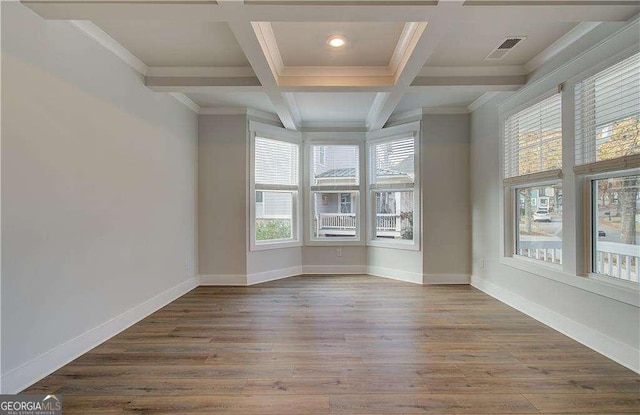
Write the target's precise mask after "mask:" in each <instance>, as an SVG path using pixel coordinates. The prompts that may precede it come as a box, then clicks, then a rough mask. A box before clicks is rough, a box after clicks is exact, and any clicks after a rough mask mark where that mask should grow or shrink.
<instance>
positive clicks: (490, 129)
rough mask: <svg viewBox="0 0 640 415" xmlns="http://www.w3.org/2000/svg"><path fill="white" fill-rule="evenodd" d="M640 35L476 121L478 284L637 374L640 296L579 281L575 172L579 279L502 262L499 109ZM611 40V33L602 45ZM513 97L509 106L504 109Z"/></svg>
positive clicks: (537, 87)
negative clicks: (639, 297)
mask: <svg viewBox="0 0 640 415" xmlns="http://www.w3.org/2000/svg"><path fill="white" fill-rule="evenodd" d="M637 33H638V28H637V24H636V26H635V27H631V28H630V29H629V30H627V31H626V32H624V33H622V34H621V35H620V36H617V37H616V38H615V39H613V40H611V41H609V42H607V43H606V44H604V45H602V46H599V47H597V48H594V49H591V50H590V51H589V52H588V53H587V54H585V55H582V56H581V57H580V58H579V59H576V60H573V61H571V62H569V63H568V64H567V65H564V66H563V65H562V62H561V63H559V62H551V63H550V65H552V66H553V67H554V68H556V70H555V71H546V72H545V71H543V72H544V73H546V75H545V76H541V77H539V78H536V80H535V81H531V82H530V84H529V85H528V86H526V87H525V88H523V89H522V90H521V91H520V92H518V93H517V95H515V96H511V97H509V94H508V93H503V94H500V95H498V96H497V97H495V98H494V99H493V100H491V101H489V102H488V103H486V104H485V105H483V106H482V107H481V108H479V109H478V110H476V111H475V112H473V114H472V116H471V188H472V192H471V202H472V207H473V209H472V223H473V231H472V234H473V271H472V273H473V284H474V285H475V286H477V287H478V288H480V289H482V290H484V291H486V292H488V293H489V294H491V295H493V296H496V297H497V298H499V299H501V300H502V301H504V302H506V303H508V304H510V305H512V306H513V307H515V308H517V309H520V310H521V311H524V312H525V313H527V314H530V315H532V316H534V317H535V318H537V319H539V320H541V321H543V322H544V323H546V324H548V325H550V326H552V327H554V328H556V329H558V330H560V331H562V332H564V333H565V334H568V335H569V336H571V337H573V338H575V339H577V340H578V341H581V342H582V343H584V344H586V345H588V346H590V347H592V348H594V349H595V350H597V351H599V352H601V353H603V354H605V355H607V356H609V357H611V358H612V359H614V360H617V361H618V362H620V363H622V364H624V365H626V366H627V367H630V368H633V369H634V370H636V371H638V370H640V362H639V357H638V356H640V345H639V342H640V310H639V309H638V307H637V305H634V304H633V303H634V302H635V303H637V300H638V298H637V297H638V295H637V292H635V294H634V292H633V291H629V290H624V289H621V288H617V287H616V286H612V285H609V284H605V283H599V282H596V281H593V280H588V279H586V278H583V277H578V276H577V275H576V274H575V268H576V261H575V260H573V261H571V258H569V257H570V256H571V255H570V254H571V253H572V252H574V253H575V250H574V249H572V246H575V244H576V238H577V236H579V235H580V232H579V231H578V230H576V228H577V227H579V224H578V225H577V224H576V222H578V223H579V222H580V220H579V212H580V207H579V206H577V207H576V204H575V203H574V202H573V200H572V199H571V196H572V195H575V192H576V190H577V189H576V185H575V183H573V175H572V172H571V171H566V172H565V186H564V191H565V192H564V194H565V203H564V209H563V210H564V216H565V218H564V224H563V225H564V228H565V230H564V232H563V237H564V243H565V247H564V251H565V254H566V255H565V256H566V257H568V258H567V268H571V267H573V268H574V272H573V273H566V268H565V273H561V274H560V275H559V276H558V278H557V280H556V279H551V278H548V277H543V276H542V275H543V273H542V272H535V271H532V270H533V268H530V267H529V271H527V270H523V269H522V268H516V267H515V266H513V263H512V262H509V261H505V260H503V259H501V256H502V254H501V252H502V250H501V246H500V241H501V238H502V234H501V230H500V229H501V221H502V211H503V206H502V204H501V202H500V192H501V188H502V184H501V179H500V167H499V166H500V162H499V145H500V144H499V141H500V140H499V137H500V130H499V129H500V125H499V110H498V105H499V104H501V103H503V104H502V107H503V109H505V108H510V107H514V106H517V105H520V104H522V103H523V102H526V101H527V100H530V99H531V98H534V97H535V96H537V95H540V94H543V93H545V92H547V91H548V90H550V89H552V88H554V86H555V85H557V84H559V83H561V82H563V81H565V80H567V79H569V78H571V77H573V76H576V75H578V74H580V73H581V72H582V71H584V70H586V69H589V68H591V67H592V66H593V65H597V64H599V63H601V62H603V61H605V60H606V59H607V58H608V57H610V56H613V55H614V54H616V53H618V52H619V51H622V50H625V49H627V48H628V47H630V46H633V45H636V46H637V44H638V37H637ZM606 35H607V33H605V32H603V33H602V34H601V39H602V38H604V37H606ZM576 56H577V55H576ZM565 63H566V62H565ZM507 98H508V99H509V101H508V102H506V103H504V101H505V99H507ZM567 115H569V118H567V119H568V122H567V123H563V126H569V127H570V126H571V123H572V121H571V116H572V114H567ZM565 132H566V130H565ZM578 200H579V199H578ZM511 261H514V260H513V259H512V260H511Z"/></svg>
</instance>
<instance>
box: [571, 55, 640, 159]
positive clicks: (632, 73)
mask: <svg viewBox="0 0 640 415" xmlns="http://www.w3.org/2000/svg"><path fill="white" fill-rule="evenodd" d="M575 100H576V102H575V116H576V165H578V166H580V165H586V164H591V163H601V162H604V161H606V160H614V159H624V158H628V157H630V156H633V155H637V154H640V54H636V55H633V56H631V57H629V58H627V59H625V60H623V61H621V62H619V63H618V64H616V65H613V66H611V67H610V68H607V69H605V70H604V71H601V72H599V73H597V74H595V75H594V76H592V77H590V78H587V79H585V80H583V81H581V82H579V83H577V84H576V87H575ZM623 164H624V163H623ZM605 165H606V166H605ZM618 165H620V163H602V166H592V167H591V168H589V169H586V170H587V171H589V170H592V171H601V170H610V169H612V168H616V166H618ZM578 170H580V171H582V170H585V169H584V168H580V167H578V168H577V169H576V171H578Z"/></svg>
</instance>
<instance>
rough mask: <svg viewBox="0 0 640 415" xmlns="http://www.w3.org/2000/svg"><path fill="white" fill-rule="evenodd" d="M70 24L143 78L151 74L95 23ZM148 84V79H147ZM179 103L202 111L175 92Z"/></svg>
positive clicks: (147, 68) (140, 62)
mask: <svg viewBox="0 0 640 415" xmlns="http://www.w3.org/2000/svg"><path fill="white" fill-rule="evenodd" d="M69 23H71V24H72V25H74V26H75V27H77V28H78V29H80V30H81V31H82V32H84V33H85V34H86V35H87V36H89V37H90V38H92V39H93V40H95V41H96V42H98V43H99V44H100V45H102V46H103V47H104V48H106V49H107V50H108V51H110V52H111V53H113V54H114V55H116V56H117V57H118V58H120V60H122V61H123V62H124V63H126V64H127V65H129V66H130V67H131V68H133V69H134V70H135V71H137V72H138V73H139V74H141V75H142V76H144V77H146V75H147V73H148V72H149V67H148V66H147V65H146V64H145V63H144V62H142V61H141V60H140V59H138V57H136V56H135V55H134V54H133V53H131V52H129V50H128V49H127V48H125V47H124V46H122V45H121V44H120V43H119V42H118V41H116V40H115V39H114V38H112V37H111V36H109V35H108V34H107V33H106V32H105V31H104V30H102V29H100V28H99V27H98V26H96V25H95V24H94V23H93V22H90V21H81V20H70V21H69ZM145 82H146V78H145ZM171 96H173V97H174V98H175V99H176V100H178V102H180V103H182V104H183V105H185V106H186V107H187V108H189V109H190V110H191V111H193V112H195V113H198V112H199V111H200V106H198V104H196V103H195V102H193V101H192V100H191V99H189V97H187V96H186V95H184V94H183V93H182V92H174V93H171Z"/></svg>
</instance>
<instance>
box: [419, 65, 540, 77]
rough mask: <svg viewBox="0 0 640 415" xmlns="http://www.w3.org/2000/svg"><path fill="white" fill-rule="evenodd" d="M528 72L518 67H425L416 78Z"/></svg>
mask: <svg viewBox="0 0 640 415" xmlns="http://www.w3.org/2000/svg"><path fill="white" fill-rule="evenodd" d="M528 73H529V72H528V71H527V70H526V69H525V68H524V66H520V65H502V66H425V67H424V68H422V69H421V70H420V72H419V73H418V77H430V76H435V77H441V76H449V77H451V76H463V77H473V76H516V75H526V74H528Z"/></svg>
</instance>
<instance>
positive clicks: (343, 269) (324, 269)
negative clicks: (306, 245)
mask: <svg viewBox="0 0 640 415" xmlns="http://www.w3.org/2000/svg"><path fill="white" fill-rule="evenodd" d="M302 273H303V274H306V275H332V274H366V273H367V266H366V265H303V266H302Z"/></svg>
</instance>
